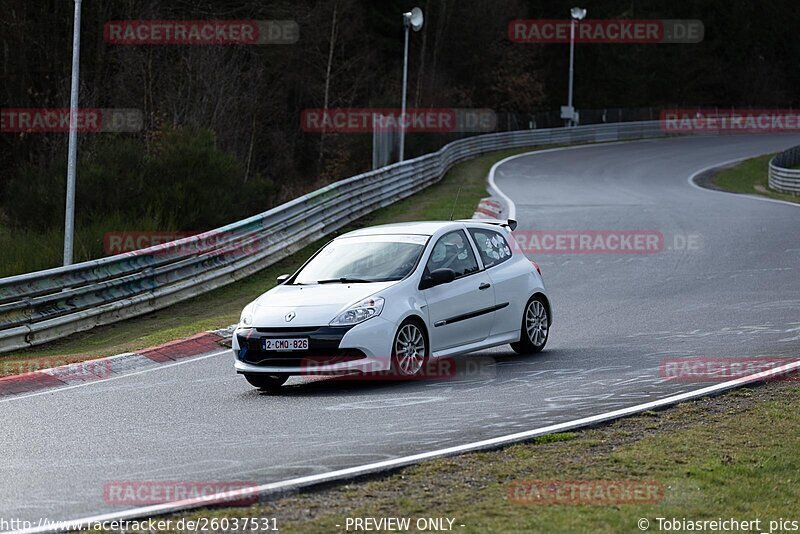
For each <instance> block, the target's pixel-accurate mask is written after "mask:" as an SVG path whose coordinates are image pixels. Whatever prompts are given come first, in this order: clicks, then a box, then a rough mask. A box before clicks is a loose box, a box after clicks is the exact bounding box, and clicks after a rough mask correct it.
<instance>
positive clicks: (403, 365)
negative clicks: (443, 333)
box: [392, 320, 428, 378]
mask: <svg viewBox="0 0 800 534" xmlns="http://www.w3.org/2000/svg"><path fill="white" fill-rule="evenodd" d="M427 363H428V342H427V338H426V337H425V331H424V330H423V327H422V325H420V324H419V323H418V322H417V321H414V320H406V321H403V322H402V323H401V324H400V327H399V328H398V329H397V333H396V334H395V335H394V342H393V343H392V374H394V375H396V376H398V377H401V378H408V377H412V376H418V375H419V374H420V373H421V372H422V370H423V369H425V366H426V365H427Z"/></svg>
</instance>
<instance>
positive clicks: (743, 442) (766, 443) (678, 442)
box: [172, 382, 800, 533]
mask: <svg viewBox="0 0 800 534" xmlns="http://www.w3.org/2000/svg"><path fill="white" fill-rule="evenodd" d="M750 392H751V393H752V395H750V396H742V395H737V394H735V393H733V394H727V395H723V396H720V397H714V398H706V399H700V400H698V401H694V402H689V403H685V404H681V405H678V406H676V407H673V408H670V409H667V410H664V411H660V412H651V413H649V414H646V415H641V416H636V417H631V418H627V419H623V420H620V421H617V422H614V423H612V424H610V425H607V426H603V427H599V428H594V429H588V430H584V431H581V432H577V433H573V437H572V438H571V439H568V440H566V441H565V440H560V439H556V440H553V441H551V442H549V443H548V442H545V441H543V440H541V439H539V440H534V441H533V442H530V443H524V444H517V445H513V446H510V447H506V448H504V449H501V450H498V451H492V452H480V453H470V454H465V455H461V456H457V457H451V458H444V459H437V460H432V461H428V462H424V463H422V464H419V465H416V466H412V467H408V468H404V469H402V470H400V471H397V472H395V473H394V474H390V475H384V476H379V477H373V478H371V479H367V480H362V481H355V482H351V483H348V484H341V485H338V486H332V487H327V488H323V489H319V490H317V491H309V492H305V493H300V494H296V495H292V496H284V497H281V498H277V499H276V500H271V501H267V502H264V503H260V504H256V505H253V506H250V507H242V508H216V509H205V510H198V511H194V512H189V513H186V514H181V515H179V516H172V519H177V518H179V517H188V518H198V517H216V518H221V517H245V516H249V517H274V518H277V522H278V526H279V528H280V530H281V532H287V533H292V532H298V533H305V532H336V531H341V530H343V527H344V524H345V523H344V522H345V520H346V518H348V517H351V518H356V517H362V518H363V517H376V518H380V517H410V518H412V520H415V519H416V518H419V517H450V518H454V519H455V525H462V524H463V525H465V527H464V528H462V527H456V528H455V530H456V531H457V532H481V533H482V532H503V533H504V532H638V531H639V530H638V528H637V521H638V520H639V519H640V518H646V519H648V520H649V521H650V531H658V527H657V522H656V519H655V518H656V517H665V518H673V517H674V518H688V519H693V520H702V519H716V518H719V517H723V518H729V517H732V518H736V519H739V520H746V519H756V518H761V520H762V530H763V531H768V526H769V525H768V521H769V520H770V519H779V518H781V517H783V518H792V519H798V518H800V484H798V483H797V482H798V478H797V477H798V473H800V456H798V454H797V451H798V450H800V433H798V431H797V429H798V428H800V386H798V385H797V384H796V383H790V382H783V383H771V384H767V385H763V386H759V387H757V388H754V389H753V390H751V391H750ZM531 480H625V481H627V480H637V481H654V482H655V483H657V484H660V485H661V487H662V488H663V499H662V500H660V501H659V502H657V503H655V504H594V505H585V504H584V505H574V504H549V505H547V504H531V503H522V504H519V503H517V502H514V501H511V500H509V498H508V490H509V486H510V485H511V484H512V483H520V482H523V481H531ZM764 522H766V523H764ZM337 524H339V525H342V527H339V528H337V527H336V525H337Z"/></svg>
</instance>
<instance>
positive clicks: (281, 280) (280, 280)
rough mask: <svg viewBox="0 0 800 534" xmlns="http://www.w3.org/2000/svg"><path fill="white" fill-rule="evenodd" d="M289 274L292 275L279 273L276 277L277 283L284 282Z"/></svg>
mask: <svg viewBox="0 0 800 534" xmlns="http://www.w3.org/2000/svg"><path fill="white" fill-rule="evenodd" d="M291 276H292V275H291V274H282V275H280V276H279V277H278V278H277V280H278V284H282V283H284V282H285V281H287V280H288V279H289V277H291Z"/></svg>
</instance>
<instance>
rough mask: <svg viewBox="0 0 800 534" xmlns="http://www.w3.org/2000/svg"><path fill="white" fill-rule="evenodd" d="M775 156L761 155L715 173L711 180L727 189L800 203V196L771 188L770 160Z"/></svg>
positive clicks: (721, 187) (733, 191)
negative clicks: (769, 182) (769, 183)
mask: <svg viewBox="0 0 800 534" xmlns="http://www.w3.org/2000/svg"><path fill="white" fill-rule="evenodd" d="M774 156H775V154H770V155H768V156H760V157H758V158H753V159H748V160H745V161H743V162H741V163H739V164H738V165H735V166H733V167H730V168H727V169H723V170H722V171H720V172H718V173H717V174H715V175H714V176H713V177H712V179H711V182H712V183H713V184H714V185H715V186H717V187H719V188H720V189H723V190H725V191H730V192H732V193H746V194H750V195H753V194H755V195H761V196H765V197H769V198H774V199H777V200H786V201H788V202H795V203H800V196H796V195H789V194H786V193H778V192H775V191H773V190H772V189H770V188H769V185H768V180H769V162H770V160H771V159H772V158H773V157H774Z"/></svg>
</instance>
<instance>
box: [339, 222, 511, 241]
mask: <svg viewBox="0 0 800 534" xmlns="http://www.w3.org/2000/svg"><path fill="white" fill-rule="evenodd" d="M473 223H474V226H476V227H486V228H491V227H492V225H490V224H488V223H483V222H481V220H480V219H475V220H474V221H473V220H469V221H463V220H462V221H414V222H404V223H392V224H380V225H377V226H368V227H366V228H360V229H358V230H353V231H352V232H347V233H346V234H342V235H341V236H339V238H342V237H356V236H367V235H390V234H412V235H428V236H430V235H433V234H435V233H436V232H438V231H439V230H447V229H450V228H452V229H454V230H455V229H458V228H463V227H464V224H466V225H468V226H473ZM494 229H497V227H496V226H494ZM337 239H338V238H337Z"/></svg>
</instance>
